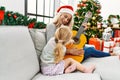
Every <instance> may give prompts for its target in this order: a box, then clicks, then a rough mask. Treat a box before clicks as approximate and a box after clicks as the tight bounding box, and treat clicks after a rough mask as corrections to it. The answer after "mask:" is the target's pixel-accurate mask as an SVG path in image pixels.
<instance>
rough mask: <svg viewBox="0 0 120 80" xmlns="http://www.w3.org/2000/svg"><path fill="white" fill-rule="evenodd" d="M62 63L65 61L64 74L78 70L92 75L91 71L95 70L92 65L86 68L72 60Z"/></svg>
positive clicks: (68, 59)
mask: <svg viewBox="0 0 120 80" xmlns="http://www.w3.org/2000/svg"><path fill="white" fill-rule="evenodd" d="M64 61H65V73H71V72H73V71H75V70H79V71H81V72H84V73H92V72H93V70H94V69H95V66H94V65H92V66H90V67H88V68H87V67H85V66H83V65H82V64H81V63H79V62H77V61H75V60H74V59H72V58H67V59H65V60H64ZM71 67H73V68H71Z"/></svg>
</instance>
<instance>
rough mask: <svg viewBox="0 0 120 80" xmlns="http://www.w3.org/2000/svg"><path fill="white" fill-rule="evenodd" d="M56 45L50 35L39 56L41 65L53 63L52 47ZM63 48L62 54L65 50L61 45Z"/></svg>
mask: <svg viewBox="0 0 120 80" xmlns="http://www.w3.org/2000/svg"><path fill="white" fill-rule="evenodd" d="M55 46H56V42H55V38H54V37H52V38H51V39H50V40H49V41H48V43H47V44H46V46H45V47H44V49H43V51H42V54H41V56H40V59H41V66H49V65H53V64H54V62H55V61H54V60H55V56H54V49H55ZM63 49H64V55H65V52H66V47H65V46H63Z"/></svg>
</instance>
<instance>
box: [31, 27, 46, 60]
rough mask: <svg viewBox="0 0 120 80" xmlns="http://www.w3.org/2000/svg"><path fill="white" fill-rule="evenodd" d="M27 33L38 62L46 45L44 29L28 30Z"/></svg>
mask: <svg viewBox="0 0 120 80" xmlns="http://www.w3.org/2000/svg"><path fill="white" fill-rule="evenodd" d="M29 32H30V34H31V37H32V40H33V42H34V46H35V49H36V53H37V56H38V60H39V59H40V55H41V53H42V50H43V48H44V46H45V45H46V36H45V34H46V29H29Z"/></svg>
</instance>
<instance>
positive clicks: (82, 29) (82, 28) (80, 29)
mask: <svg viewBox="0 0 120 80" xmlns="http://www.w3.org/2000/svg"><path fill="white" fill-rule="evenodd" d="M87 21H88V18H87V17H86V18H85V19H84V21H83V22H82V25H81V26H80V28H79V30H78V32H77V34H76V36H75V37H76V38H78V39H79V37H80V35H81V34H82V33H83V32H84V26H83V24H84V23H86V22H87Z"/></svg>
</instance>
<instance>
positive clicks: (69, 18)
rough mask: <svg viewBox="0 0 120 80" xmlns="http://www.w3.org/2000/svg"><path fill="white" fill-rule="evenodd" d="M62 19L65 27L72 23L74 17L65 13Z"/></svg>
mask: <svg viewBox="0 0 120 80" xmlns="http://www.w3.org/2000/svg"><path fill="white" fill-rule="evenodd" d="M60 18H61V23H62V24H63V25H67V24H69V22H70V21H71V19H72V15H71V14H69V13H63V14H62V15H61V17H60Z"/></svg>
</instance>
